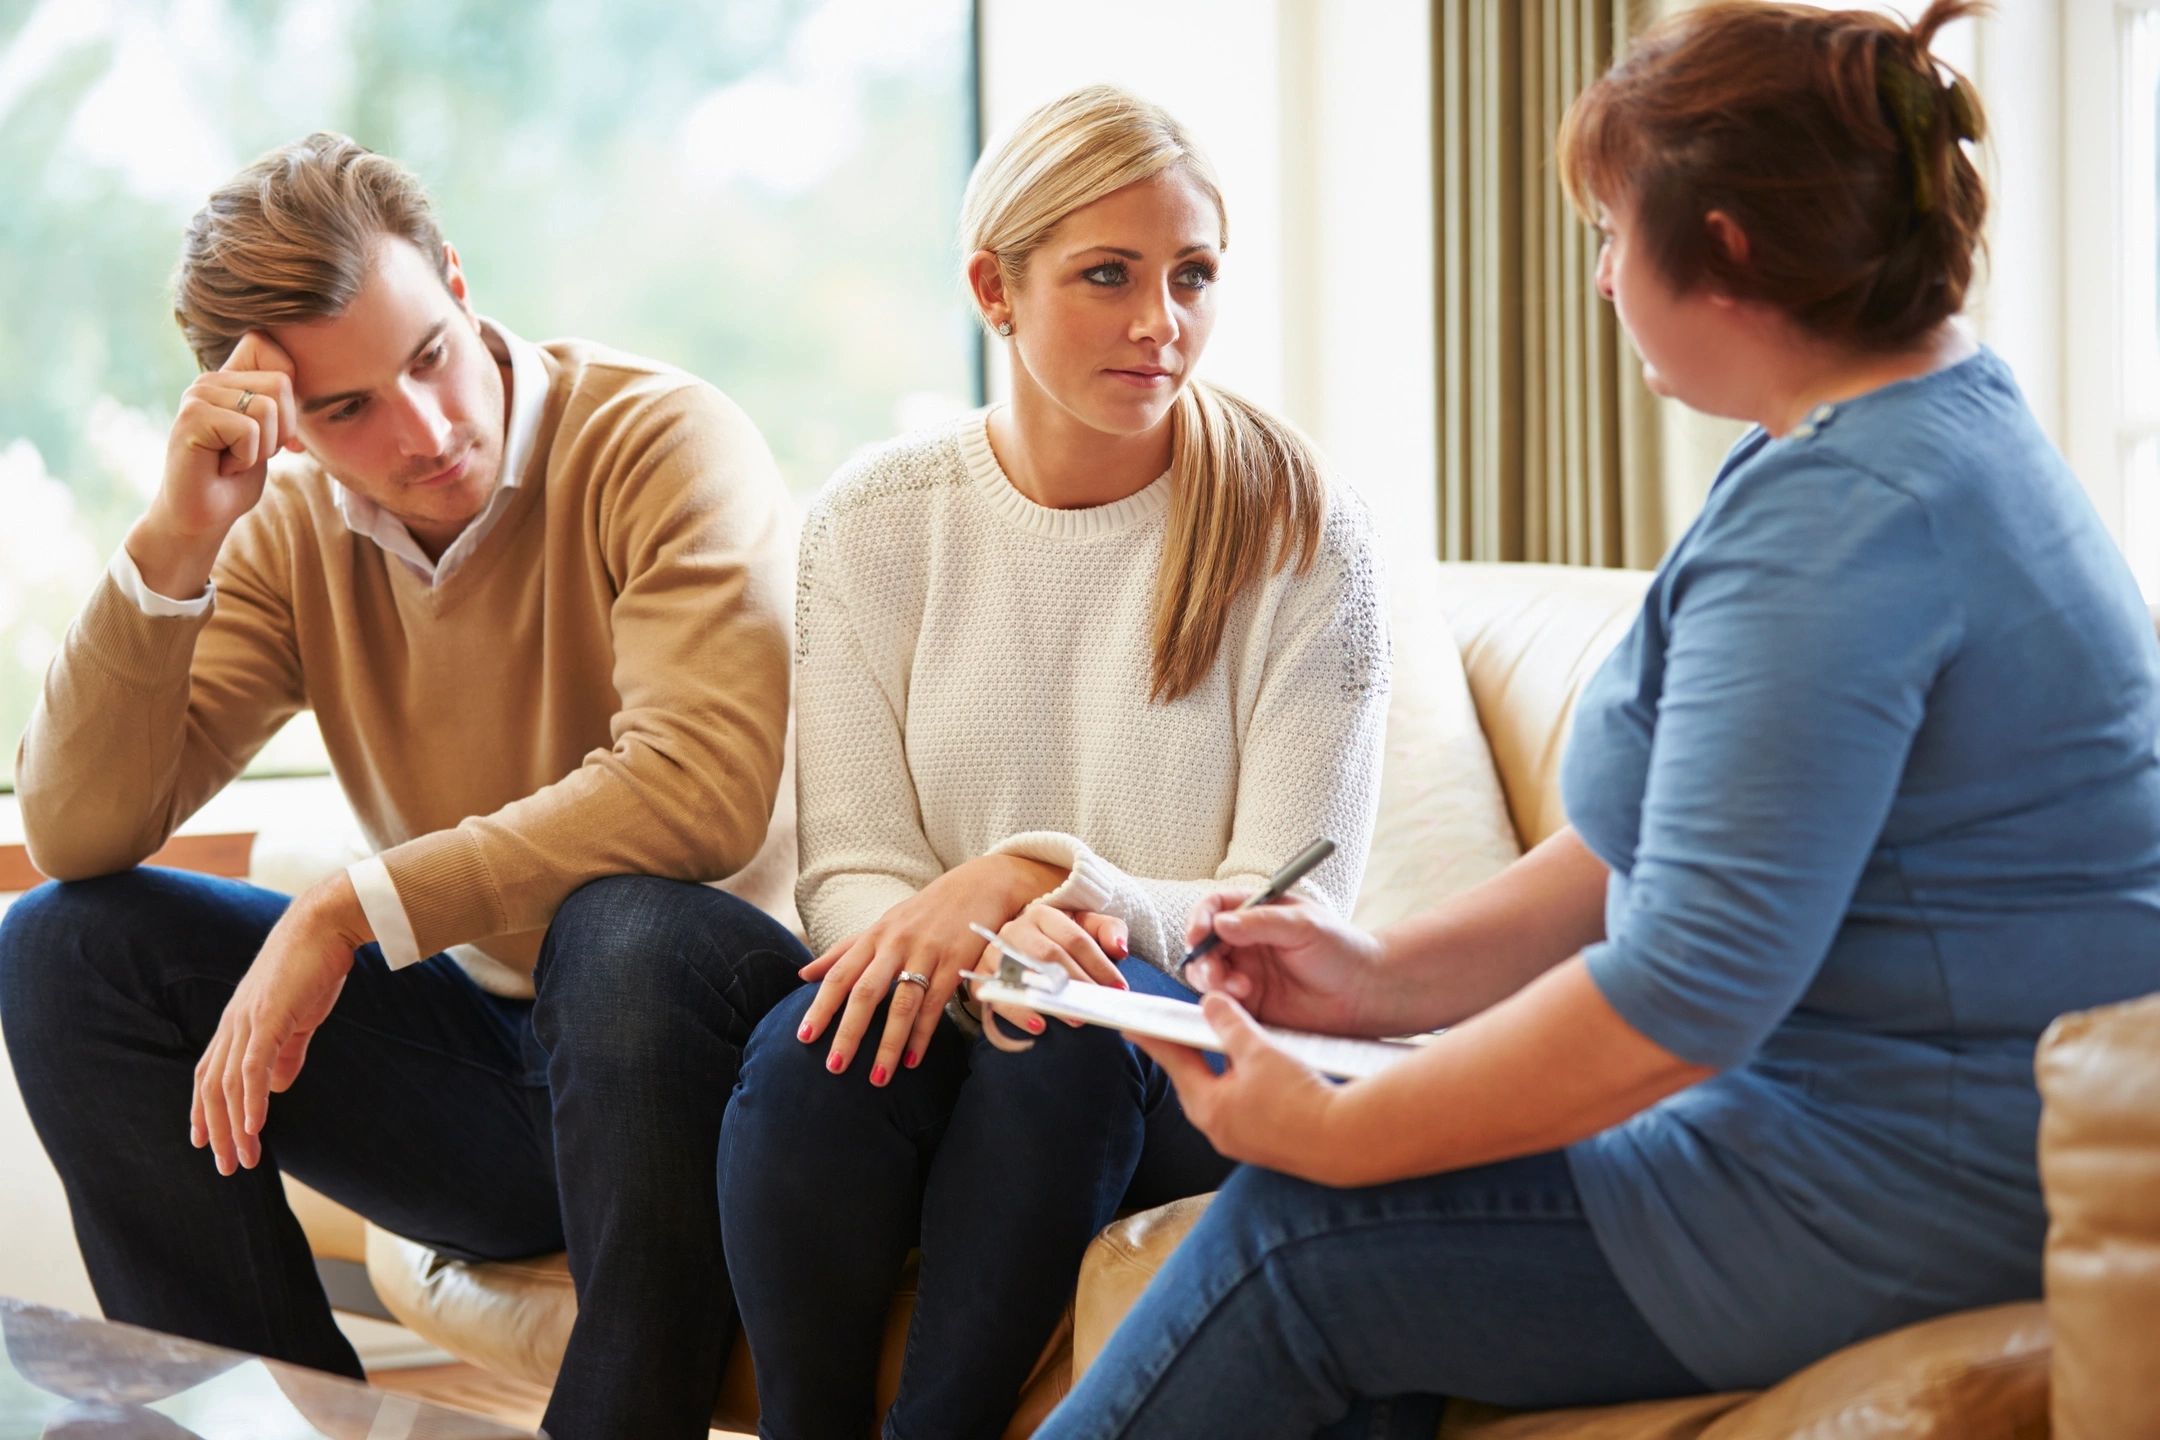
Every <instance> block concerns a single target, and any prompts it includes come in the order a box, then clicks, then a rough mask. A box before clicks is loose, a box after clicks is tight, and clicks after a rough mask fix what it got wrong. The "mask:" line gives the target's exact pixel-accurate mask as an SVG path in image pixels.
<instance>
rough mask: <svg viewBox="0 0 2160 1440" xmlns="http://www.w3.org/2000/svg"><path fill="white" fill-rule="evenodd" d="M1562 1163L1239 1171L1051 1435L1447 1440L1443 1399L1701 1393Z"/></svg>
mask: <svg viewBox="0 0 2160 1440" xmlns="http://www.w3.org/2000/svg"><path fill="white" fill-rule="evenodd" d="M1704 1388H1705V1387H1704V1386H1703V1385H1702V1383H1701V1382H1700V1381H1698V1380H1697V1379H1696V1378H1695V1377H1694V1376H1693V1375H1691V1374H1689V1373H1688V1372H1687V1370H1686V1369H1685V1368H1683V1367H1682V1366H1681V1364H1680V1362H1679V1361H1678V1360H1676V1359H1674V1358H1673V1356H1672V1353H1671V1352H1670V1351H1668V1350H1667V1349H1666V1348H1665V1345H1664V1343H1663V1342H1662V1341H1660V1340H1659V1339H1658V1338H1657V1336H1656V1335H1655V1334H1654V1333H1652V1331H1651V1329H1650V1327H1649V1325H1648V1323H1647V1322H1646V1321H1644V1319H1643V1318H1642V1316H1641V1315H1640V1314H1639V1313H1638V1312H1637V1311H1636V1309H1635V1306H1634V1305H1633V1303H1632V1302H1630V1301H1629V1299H1628V1297H1627V1295H1626V1294H1625V1292H1623V1291H1622V1290H1621V1288H1620V1283H1619V1281H1618V1280H1617V1279H1615V1278H1614V1276H1613V1273H1612V1268H1611V1266H1609V1265H1608V1264H1607V1263H1606V1261H1605V1257H1604V1254H1603V1252H1601V1251H1600V1250H1599V1249H1598V1243H1597V1240H1596V1237H1594V1236H1593V1235H1592V1234H1591V1233H1590V1227H1589V1225H1588V1223H1587V1222H1586V1221H1585V1220H1584V1219H1583V1214H1582V1207H1581V1204H1580V1203H1579V1202H1578V1200H1577V1198H1576V1194H1575V1182H1574V1181H1573V1179H1572V1178H1570V1176H1569V1174H1568V1167H1567V1160H1566V1157H1565V1156H1563V1155H1561V1154H1559V1153H1557V1152H1554V1153H1548V1154H1544V1155H1533V1156H1529V1157H1526V1158H1524V1159H1521V1160H1510V1161H1505V1162H1503V1163H1501V1164H1497V1165H1486V1166H1482V1167H1480V1168H1478V1169H1474V1170H1463V1171H1457V1172H1455V1173H1453V1174H1448V1175H1434V1176H1427V1177H1422V1178H1419V1179H1415V1180H1404V1181H1399V1182H1397V1183H1395V1184H1392V1185H1375V1186H1372V1187H1370V1188H1367V1189H1360V1190H1334V1189H1329V1188H1328V1187H1326V1186H1323V1185H1314V1184H1310V1183H1308V1182H1306V1181H1303V1180H1293V1179H1290V1178H1289V1177H1288V1176H1284V1175H1279V1174H1276V1173H1274V1172H1273V1171H1268V1170H1256V1169H1251V1168H1244V1169H1240V1170H1239V1171H1238V1172H1237V1173H1236V1174H1235V1175H1233V1176H1232V1177H1231V1178H1230V1181H1229V1183H1228V1184H1227V1185H1225V1186H1224V1187H1223V1190H1222V1193H1221V1194H1220V1195H1218V1196H1217V1197H1216V1198H1215V1200H1214V1201H1213V1203H1212V1204H1210V1205H1209V1206H1208V1209H1207V1213H1206V1214H1205V1215H1203V1216H1202V1217H1201V1219H1200V1221H1199V1223H1198V1224H1197V1225H1195V1226H1194V1227H1193V1230H1192V1233H1191V1234H1190V1235H1188V1236H1187V1237H1186V1238H1185V1242H1184V1243H1183V1244H1181V1245H1180V1246H1178V1248H1177V1250H1176V1251H1175V1252H1174V1253H1173V1254H1172V1256H1171V1257H1170V1261H1169V1263H1168V1264H1166V1265H1165V1266H1164V1267H1163V1269H1162V1271H1161V1273H1159V1274H1158V1275H1156V1277H1155V1279H1154V1280H1153V1281H1152V1282H1151V1283H1150V1284H1149V1285H1148V1288H1147V1290H1146V1292H1145V1293H1144V1294H1143V1295H1142V1296H1141V1297H1140V1301H1139V1303H1138V1304H1137V1305H1136V1306H1134V1308H1133V1310H1132V1313H1131V1314H1129V1315H1127V1316H1126V1317H1125V1321H1124V1323H1123V1324H1122V1325H1120V1326H1119V1327H1118V1329H1117V1333H1116V1334H1115V1335H1113V1336H1112V1337H1111V1338H1110V1343H1109V1344H1108V1345H1106V1346H1105V1347H1104V1348H1103V1353H1102V1355H1101V1356H1100V1357H1099V1358H1098V1359H1097V1360H1096V1362H1095V1365H1094V1367H1093V1368H1092V1369H1090V1370H1089V1371H1088V1373H1087V1375H1086V1376H1085V1377H1084V1378H1083V1379H1082V1380H1081V1382H1080V1383H1079V1384H1078V1385H1077V1386H1075V1387H1074V1389H1073V1391H1072V1393H1071V1394H1070V1395H1068V1396H1066V1398H1065V1402H1064V1403H1063V1404H1062V1405H1060V1406H1058V1408H1057V1412H1056V1413H1055V1414H1053V1415H1052V1416H1051V1417H1050V1419H1049V1420H1048V1421H1047V1422H1045V1424H1044V1425H1043V1427H1042V1428H1041V1429H1040V1430H1038V1431H1036V1432H1035V1433H1036V1440H1080V1437H1083V1436H1084V1437H1087V1440H1107V1437H1110V1436H1119V1437H1124V1436H1162V1437H1185V1436H1192V1435H1237V1436H1240V1437H1247V1440H1260V1437H1265V1436H1283V1437H1290V1436H1296V1437H1299V1440H1304V1437H1307V1436H1313V1435H1323V1434H1324V1435H1328V1436H1339V1437H1345V1440H1347V1437H1351V1436H1369V1437H1374V1440H1380V1437H1386V1440H1397V1437H1401V1440H1409V1437H1416V1440H1432V1436H1433V1432H1434V1429H1435V1428H1436V1426H1437V1425H1438V1423H1439V1419H1440V1408H1441V1405H1442V1404H1443V1403H1444V1402H1443V1401H1442V1400H1441V1399H1440V1398H1439V1397H1441V1396H1456V1397H1460V1398H1462V1399H1467V1400H1481V1401H1484V1402H1486V1403H1488V1404H1493V1405H1504V1406H1509V1407H1519V1408H1548V1407H1558V1406H1564V1405H1590V1404H1600V1403H1606V1402H1616V1401H1622V1400H1646V1399H1652V1398H1657V1397H1663V1396H1673V1395H1690V1394H1699V1393H1701V1392H1702V1390H1703V1389H1704Z"/></svg>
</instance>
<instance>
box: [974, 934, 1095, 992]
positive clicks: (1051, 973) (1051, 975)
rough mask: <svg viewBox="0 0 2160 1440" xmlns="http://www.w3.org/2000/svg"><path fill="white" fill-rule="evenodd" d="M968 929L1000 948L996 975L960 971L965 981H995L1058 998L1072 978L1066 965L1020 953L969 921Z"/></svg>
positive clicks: (995, 935)
mask: <svg viewBox="0 0 2160 1440" xmlns="http://www.w3.org/2000/svg"><path fill="white" fill-rule="evenodd" d="M968 929H970V930H972V931H974V932H975V933H976V934H977V935H980V936H981V937H982V938H983V939H984V940H986V941H988V942H989V943H990V944H991V945H994V946H996V947H997V952H998V967H997V970H996V972H995V973H991V974H985V973H984V972H982V971H980V970H963V971H961V972H960V975H961V977H962V978H963V979H967V980H993V981H996V982H997V983H998V984H1000V985H1010V986H1011V987H1012V988H1013V989H1015V990H1040V991H1042V992H1043V993H1044V994H1045V995H1055V994H1057V992H1058V991H1060V990H1063V989H1064V988H1065V982H1066V981H1068V980H1070V979H1071V978H1072V976H1071V974H1070V973H1068V972H1067V971H1066V969H1065V967H1064V966H1062V965H1052V964H1050V963H1048V962H1047V961H1043V960H1037V959H1035V958H1034V957H1033V956H1031V955H1023V954H1021V953H1020V952H1019V951H1018V950H1015V949H1014V948H1013V947H1012V946H1010V945H1008V944H1006V943H1005V942H1004V941H1003V940H1001V939H999V938H998V936H997V933H996V932H995V931H993V930H991V929H989V928H988V927H986V926H982V925H977V924H975V923H974V922H972V921H970V922H969V924H968Z"/></svg>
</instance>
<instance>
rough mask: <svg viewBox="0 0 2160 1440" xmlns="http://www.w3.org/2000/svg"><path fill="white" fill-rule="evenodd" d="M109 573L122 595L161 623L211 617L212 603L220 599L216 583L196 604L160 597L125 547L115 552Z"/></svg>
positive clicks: (195, 600)
mask: <svg viewBox="0 0 2160 1440" xmlns="http://www.w3.org/2000/svg"><path fill="white" fill-rule="evenodd" d="M106 569H107V570H108V572H109V573H110V574H111V575H112V578H113V584H115V585H117V586H119V587H120V593H121V594H123V595H125V596H127V597H128V599H130V600H132V601H134V602H135V608H136V609H138V610H140V611H142V612H143V614H145V615H150V616H154V617H156V618H157V619H160V620H167V619H180V620H193V619H195V618H196V617H197V616H201V615H207V614H209V613H210V602H211V600H213V599H214V598H216V596H217V582H216V581H215V580H212V581H209V582H208V583H206V584H205V585H204V586H203V593H202V594H200V595H198V596H196V597H195V598H194V599H193V600H175V599H173V598H172V597H171V596H169V595H160V594H158V593H157V591H155V590H152V589H151V588H150V587H149V585H147V584H145V583H144V581H143V578H142V571H141V570H140V569H138V568H136V565H135V557H134V556H132V555H130V554H128V553H127V546H125V545H123V546H121V547H120V548H119V549H118V550H115V551H114V552H113V558H112V564H111V565H109V566H107V567H106Z"/></svg>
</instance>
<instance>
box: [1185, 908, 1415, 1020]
mask: <svg viewBox="0 0 2160 1440" xmlns="http://www.w3.org/2000/svg"><path fill="white" fill-rule="evenodd" d="M1244 903H1245V896H1244V894H1243V893H1240V892H1238V891H1234V890H1225V891H1218V892H1217V893H1215V894H1212V895H1208V896H1206V897H1204V898H1203V899H1202V900H1201V901H1200V903H1199V904H1198V905H1195V906H1194V907H1193V913H1192V918H1191V920H1189V921H1188V922H1187V923H1186V926H1185V943H1186V944H1187V945H1188V946H1192V945H1197V944H1199V943H1200V942H1201V941H1202V940H1204V939H1206V938H1207V937H1208V935H1209V934H1210V933H1213V934H1216V935H1219V936H1221V937H1222V939H1221V943H1220V944H1218V945H1217V946H1216V947H1215V948H1214V949H1213V950H1211V951H1209V952H1208V953H1207V954H1206V955H1203V956H1201V957H1200V958H1199V959H1198V960H1195V961H1194V962H1193V963H1192V964H1191V965H1189V966H1187V967H1186V970H1185V983H1186V984H1188V985H1191V986H1192V987H1193V988H1194V989H1196V990H1201V991H1213V992H1215V993H1217V994H1221V995H1227V996H1229V997H1230V998H1231V999H1233V1000H1235V1001H1237V1002H1238V1003H1239V1005H1241V1006H1242V1007H1243V1008H1244V1009H1245V1011H1247V1012H1248V1013H1250V1014H1252V1015H1255V1016H1258V1017H1259V1018H1260V1019H1261V1020H1264V1021H1266V1022H1267V1023H1268V1024H1270V1025H1281V1026H1283V1027H1285V1028H1287V1029H1292V1030H1318V1031H1322V1032H1324V1033H1326V1034H1330V1035H1365V1034H1377V1033H1379V1031H1377V1030H1374V1029H1372V1028H1371V1027H1370V1025H1369V1024H1368V1023H1367V1022H1366V1020H1365V1018H1364V1017H1365V1016H1366V1014H1367V1013H1368V1009H1369V1007H1370V1003H1371V1001H1372V998H1373V995H1372V992H1373V991H1374V990H1375V989H1376V977H1377V975H1378V973H1379V970H1380V963H1381V947H1380V942H1379V940H1378V939H1376V938H1375V937H1373V936H1372V935H1369V934H1367V933H1366V932H1365V931H1363V930H1360V929H1358V928H1357V926H1355V925H1352V924H1351V923H1350V922H1349V921H1347V920H1344V919H1342V918H1341V917H1340V916H1338V915H1336V914H1335V913H1334V912H1333V911H1332V910H1329V909H1328V908H1327V907H1325V906H1323V905H1318V904H1315V903H1314V902H1313V901H1310V900H1306V899H1303V898H1299V897H1292V898H1290V899H1287V900H1279V901H1277V902H1276V903H1274V904H1272V905H1256V906H1254V907H1253V908H1252V909H1250V910H1240V909H1238V908H1237V907H1238V906H1240V905H1242V904H1244Z"/></svg>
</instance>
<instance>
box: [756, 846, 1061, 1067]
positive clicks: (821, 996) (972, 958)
mask: <svg viewBox="0 0 2160 1440" xmlns="http://www.w3.org/2000/svg"><path fill="white" fill-rule="evenodd" d="M1064 878H1065V871H1063V870H1061V869H1059V868H1058V867H1056V866H1053V865H1046V864H1044V863H1043V862H1041V861H1039V860H1027V859H1023V858H1021V857H1019V856H1016V855H984V856H981V857H979V858H977V859H974V860H970V861H968V862H967V863H966V864H964V865H957V866H955V867H953V868H952V869H951V870H948V871H946V872H945V873H944V874H943V875H940V876H939V877H938V878H937V879H936V880H933V881H932V882H930V884H928V885H926V886H924V887H923V888H922V889H921V890H919V891H917V892H916V893H915V894H914V895H911V896H910V897H908V898H907V899H905V900H903V901H901V902H900V903H899V904H897V905H895V906H893V907H892V908H891V909H890V910H887V911H886V912H885V913H884V914H883V915H881V916H879V917H878V919H877V922H876V923H875V924H873V925H871V926H870V928H869V929H867V930H864V931H862V932H861V933H860V934H856V935H850V936H849V937H847V938H846V939H845V940H842V941H840V942H839V943H838V944H836V945H833V946H832V947H831V948H829V949H827V950H826V951H825V953H824V954H822V955H820V956H818V957H817V959H815V960H812V961H811V962H810V963H809V964H808V965H805V966H804V967H803V968H802V970H801V971H800V972H799V973H800V974H801V975H802V978H803V979H805V980H814V981H816V982H817V986H818V993H817V996H816V998H815V999H813V1000H812V1001H811V1002H810V1009H809V1011H808V1012H807V1013H806V1014H805V1015H804V1017H803V1023H802V1027H801V1028H800V1029H799V1030H797V1031H796V1032H795V1038H796V1039H798V1040H800V1041H802V1042H803V1043H804V1044H806V1045H808V1044H811V1043H814V1042H815V1041H816V1040H817V1039H818V1037H819V1036H821V1035H823V1034H824V1033H825V1030H826V1027H827V1026H828V1025H832V1043H831V1045H830V1046H829V1047H828V1048H827V1050H826V1059H825V1068H826V1069H827V1070H830V1071H831V1072H832V1073H833V1074H834V1075H842V1074H845V1073H846V1072H847V1070H848V1068H849V1066H850V1064H851V1063H852V1062H853V1061H854V1058H855V1057H856V1055H858V1054H860V1053H861V1049H862V1046H863V1045H864V1043H865V1041H866V1039H867V1038H868V1036H869V1034H870V1028H871V1025H872V1023H873V1022H874V1021H875V1020H876V1018H877V1010H878V1007H879V1006H881V1005H885V1002H886V1000H887V998H888V997H889V998H890V999H891V1001H892V1003H891V1005H890V1006H888V1007H887V1008H886V1012H885V1023H884V1028H883V1029H882V1030H880V1031H879V1032H878V1038H877V1042H876V1043H877V1050H876V1054H875V1056H874V1058H873V1059H872V1061H871V1064H870V1072H869V1073H870V1083H871V1084H872V1085H885V1084H888V1083H890V1082H891V1080H892V1077H893V1076H894V1075H895V1074H896V1073H898V1072H899V1071H900V1070H901V1069H903V1068H906V1069H913V1068H914V1067H915V1066H916V1065H918V1064H920V1063H921V1062H922V1057H923V1054H924V1052H925V1051H927V1050H928V1049H929V1046H930V1037H931V1035H932V1034H933V1033H935V1031H936V1030H937V1026H938V1020H939V1017H940V1016H942V1015H943V1013H944V1010H945V1002H946V1001H948V1000H950V999H951V998H952V997H953V993H954V992H955V991H957V990H958V989H959V988H960V979H961V977H960V972H961V971H963V970H967V969H970V968H972V967H973V966H974V965H975V963H976V962H977V961H978V960H980V959H981V958H982V953H983V943H982V941H981V939H979V938H978V937H977V936H976V935H975V933H974V932H973V931H971V930H969V929H968V926H969V925H971V924H972V925H981V926H984V927H985V928H988V929H993V930H994V929H997V928H999V927H1001V926H1003V925H1004V924H1006V923H1007V922H1008V921H1010V920H1011V919H1012V918H1013V917H1014V916H1016V915H1018V914H1019V913H1020V912H1021V911H1022V910H1023V909H1025V908H1026V907H1027V906H1028V904H1029V902H1030V901H1031V900H1032V899H1033V898H1034V897H1036V896H1038V895H1043V894H1047V893H1048V892H1049V891H1051V890H1053V889H1055V888H1056V887H1057V885H1058V884H1059V883H1060V882H1061V881H1063V880H1064ZM903 976H905V977H907V978H905V979H903V978H902V977H903ZM836 1016H837V1017H838V1023H837V1024H833V1021H834V1018H835V1017H836ZM1008 1018H1010V1019H1011V1020H1012V1021H1013V1023H1014V1024H1016V1025H1019V1026H1020V1027H1021V1028H1023V1029H1025V1030H1027V1031H1029V1032H1030V1033H1031V1034H1040V1033H1041V1032H1042V1028H1043V1023H1042V1019H1041V1017H1039V1016H1034V1015H1028V1014H1025V1013H1016V1014H1015V1015H1013V1016H1011V1017H1008Z"/></svg>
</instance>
